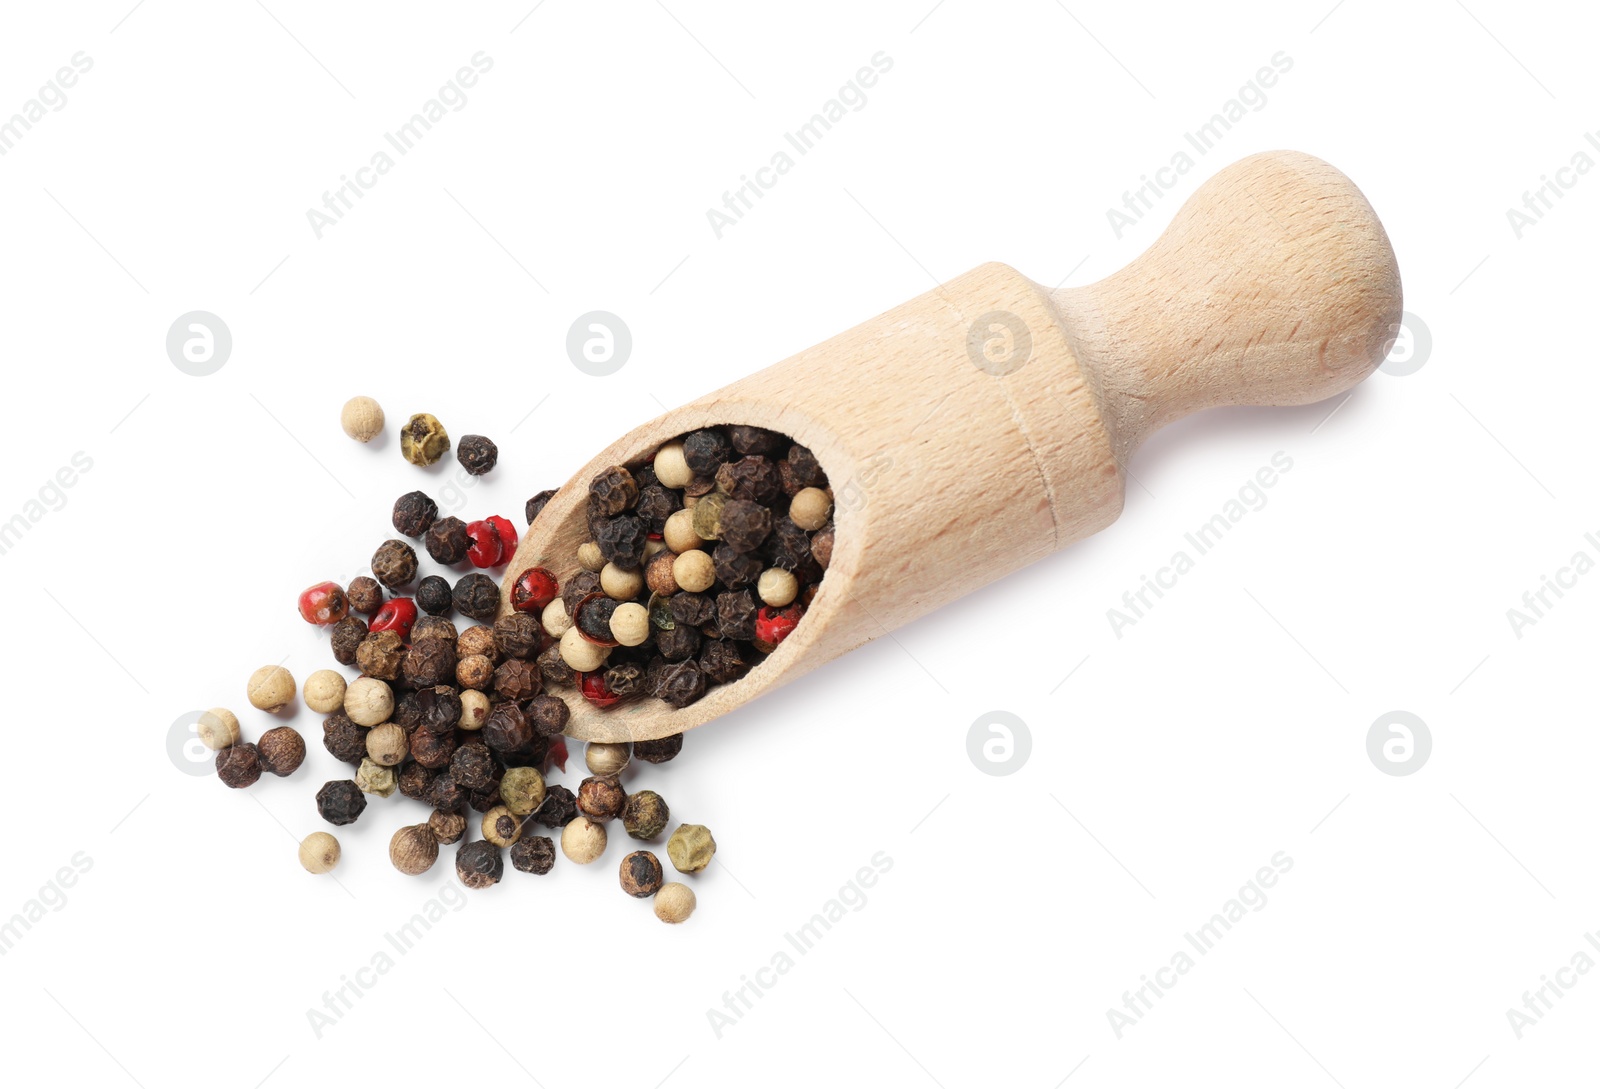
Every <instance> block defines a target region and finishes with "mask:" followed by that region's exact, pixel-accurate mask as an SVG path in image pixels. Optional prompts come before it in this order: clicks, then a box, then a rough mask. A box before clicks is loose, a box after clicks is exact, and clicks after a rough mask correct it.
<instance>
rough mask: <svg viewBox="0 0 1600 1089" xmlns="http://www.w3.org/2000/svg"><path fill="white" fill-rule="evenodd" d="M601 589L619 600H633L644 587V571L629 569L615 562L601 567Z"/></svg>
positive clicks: (608, 595)
mask: <svg viewBox="0 0 1600 1089" xmlns="http://www.w3.org/2000/svg"><path fill="white" fill-rule="evenodd" d="M600 589H601V590H603V591H604V592H605V595H606V596H607V597H609V598H614V599H616V600H617V601H632V600H633V599H634V598H636V597H638V596H639V593H640V591H642V590H643V589H644V573H643V572H641V571H628V570H624V569H623V568H621V567H618V566H617V565H616V564H614V563H608V564H606V565H605V566H604V567H602V568H601V569H600Z"/></svg>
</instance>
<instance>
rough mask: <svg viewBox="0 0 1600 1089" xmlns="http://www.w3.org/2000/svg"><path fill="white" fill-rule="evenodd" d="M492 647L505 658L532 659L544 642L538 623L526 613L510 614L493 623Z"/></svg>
mask: <svg viewBox="0 0 1600 1089" xmlns="http://www.w3.org/2000/svg"><path fill="white" fill-rule="evenodd" d="M492 630H493V633H494V645H495V649H496V650H497V651H499V652H500V655H501V656H502V657H505V658H533V657H535V656H536V655H537V654H538V653H539V650H540V648H541V646H542V644H543V641H544V632H543V630H542V629H541V628H540V627H539V622H538V621H537V620H535V619H534V618H533V617H531V616H529V615H528V614H527V613H511V614H509V615H507V616H502V617H501V618H500V619H498V620H496V621H495V622H494V628H493V629H492Z"/></svg>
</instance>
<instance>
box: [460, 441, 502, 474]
mask: <svg viewBox="0 0 1600 1089" xmlns="http://www.w3.org/2000/svg"><path fill="white" fill-rule="evenodd" d="M456 460H457V461H459V462H460V463H461V467H462V468H463V469H465V470H466V471H467V472H469V473H471V474H472V475H473V476H482V475H483V474H484V473H487V472H488V471H489V470H490V469H493V468H494V466H495V462H497V461H499V460H500V448H499V447H497V446H496V445H495V444H494V443H493V442H491V441H489V440H488V439H486V438H484V437H483V436H482V435H462V436H461V440H460V441H459V442H457V443H456Z"/></svg>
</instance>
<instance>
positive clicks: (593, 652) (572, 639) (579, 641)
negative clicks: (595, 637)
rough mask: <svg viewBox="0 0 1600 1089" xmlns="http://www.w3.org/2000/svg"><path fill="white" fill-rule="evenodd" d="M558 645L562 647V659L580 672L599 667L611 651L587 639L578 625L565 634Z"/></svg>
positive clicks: (590, 670) (587, 671)
mask: <svg viewBox="0 0 1600 1089" xmlns="http://www.w3.org/2000/svg"><path fill="white" fill-rule="evenodd" d="M557 645H558V646H559V647H560V648H561V658H562V660H563V661H564V662H566V663H567V665H569V666H571V667H572V668H573V669H574V670H576V671H577V672H579V673H589V672H592V671H593V670H596V669H599V668H600V666H601V665H602V664H604V662H605V660H606V657H607V655H608V654H609V653H610V648H608V647H603V646H601V645H600V644H598V643H591V642H590V641H589V640H587V639H585V638H584V637H583V633H582V632H581V631H579V630H578V629H577V628H576V627H574V628H573V629H572V630H571V631H569V632H567V634H565V635H563V636H562V637H561V642H560V643H558V644H557Z"/></svg>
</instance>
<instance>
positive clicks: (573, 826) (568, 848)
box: [541, 816, 606, 866]
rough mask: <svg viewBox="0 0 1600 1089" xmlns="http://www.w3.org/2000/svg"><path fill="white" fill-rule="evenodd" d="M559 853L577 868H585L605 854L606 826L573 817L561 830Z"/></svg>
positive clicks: (587, 819) (581, 817)
mask: <svg viewBox="0 0 1600 1089" xmlns="http://www.w3.org/2000/svg"><path fill="white" fill-rule="evenodd" d="M541 823H542V822H541ZM561 853H562V854H564V855H566V856H567V858H568V859H570V860H571V861H572V862H575V863H577V864H578V865H579V866H587V865H588V864H589V863H591V862H593V861H594V860H595V859H597V858H599V857H600V856H601V855H603V854H605V853H606V826H605V825H603V824H599V823H597V822H595V821H592V820H590V819H589V818H588V817H584V816H577V817H574V818H573V819H572V820H571V821H570V822H568V823H567V825H566V826H565V827H564V828H562V829H561Z"/></svg>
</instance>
